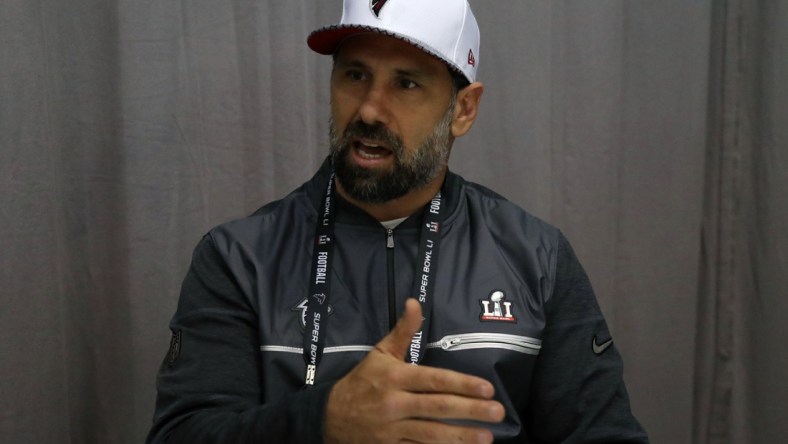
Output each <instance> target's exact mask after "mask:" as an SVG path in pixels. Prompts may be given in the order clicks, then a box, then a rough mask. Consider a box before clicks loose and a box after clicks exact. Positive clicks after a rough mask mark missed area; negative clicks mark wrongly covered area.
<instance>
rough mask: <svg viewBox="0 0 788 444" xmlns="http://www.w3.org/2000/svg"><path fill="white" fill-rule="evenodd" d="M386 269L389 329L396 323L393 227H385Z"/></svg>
mask: <svg viewBox="0 0 788 444" xmlns="http://www.w3.org/2000/svg"><path fill="white" fill-rule="evenodd" d="M386 269H387V274H388V296H389V330H391V329H392V328H394V325H395V324H396V323H397V300H396V295H395V294H394V293H395V290H394V229H393V228H386Z"/></svg>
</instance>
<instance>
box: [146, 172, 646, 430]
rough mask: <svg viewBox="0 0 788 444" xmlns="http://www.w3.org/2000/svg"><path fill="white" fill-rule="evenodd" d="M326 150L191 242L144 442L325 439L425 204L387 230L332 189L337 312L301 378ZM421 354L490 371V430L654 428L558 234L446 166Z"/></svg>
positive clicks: (407, 284) (397, 292)
mask: <svg viewBox="0 0 788 444" xmlns="http://www.w3.org/2000/svg"><path fill="white" fill-rule="evenodd" d="M329 175H330V165H329V163H328V161H327V162H326V163H325V164H324V165H323V167H321V169H320V171H318V173H317V174H316V175H315V177H314V178H313V179H312V180H310V181H309V182H307V183H305V184H304V185H303V186H301V187H300V188H298V189H297V190H295V191H294V192H293V193H291V194H290V195H288V196H287V197H285V198H284V199H281V200H279V201H276V202H273V203H271V204H269V205H266V206H264V207H263V208H261V209H260V210H258V211H257V212H255V213H254V214H253V215H251V216H249V217H247V218H244V219H241V220H238V221H234V222H230V223H227V224H225V225H222V226H219V227H217V228H215V229H213V230H211V231H210V232H209V233H208V234H207V235H206V236H205V237H204V238H203V239H202V241H201V242H200V244H199V245H198V246H197V248H196V249H195V252H194V256H193V260H192V265H191V268H190V270H189V272H188V274H187V276H186V278H185V280H184V283H183V288H182V291H181V297H180V301H179V304H178V310H177V312H176V313H175V316H174V317H173V319H172V321H171V324H170V329H171V330H172V332H173V339H172V342H171V346H170V350H169V352H168V353H167V356H166V357H165V360H164V362H163V363H162V366H161V369H160V371H159V376H158V380H157V389H158V397H157V404H156V413H155V418H154V425H153V428H152V430H151V432H150V435H149V437H148V441H149V442H155V443H159V442H168V443H181V442H183V443H202V442H205V443H230V442H232V443H246V442H249V443H252V442H254V443H275V442H282V443H285V442H287V443H320V442H322V441H323V419H324V410H325V403H326V401H327V397H328V393H329V391H330V389H331V388H332V387H333V383H334V382H335V381H336V380H337V379H339V378H341V377H342V376H343V375H344V374H346V373H347V372H348V371H349V370H350V369H351V368H352V367H353V366H354V365H355V364H356V363H358V362H359V361H360V360H361V359H362V358H363V357H364V355H365V354H366V353H367V352H368V351H369V350H370V349H371V348H372V346H373V345H374V344H376V343H377V342H378V341H379V340H380V339H381V338H382V337H383V336H385V335H386V334H387V332H388V331H389V330H390V328H391V327H393V324H394V323H395V322H396V320H397V318H398V317H399V315H400V313H401V310H402V309H403V307H404V302H405V298H406V297H408V296H409V293H410V292H411V289H412V286H413V280H414V274H415V268H416V262H417V258H416V256H417V250H418V242H419V236H420V225H421V214H420V213H419V214H416V215H414V216H412V217H410V218H409V219H408V220H406V221H405V222H403V223H402V224H401V225H400V226H398V227H397V228H396V229H394V230H387V229H385V228H383V227H382V226H381V225H380V223H378V222H377V221H375V220H374V219H372V218H371V217H370V216H368V215H367V214H365V213H364V212H363V211H361V210H360V209H358V208H356V207H353V206H352V205H350V204H348V203H346V202H342V201H340V202H338V204H337V206H338V208H337V215H336V225H335V233H334V236H335V241H336V242H335V247H334V257H335V259H334V261H333V266H332V270H331V273H332V281H331V291H330V300H329V304H330V307H329V316H328V319H327V320H325V321H323V323H322V324H321V328H325V329H327V337H326V344H325V350H324V355H323V359H322V361H321V363H320V366H319V368H318V372H317V378H316V385H315V386H314V387H312V388H309V389H303V385H304V373H305V363H304V359H303V356H302V349H301V347H302V341H303V335H304V322H303V317H302V316H303V313H304V310H303V307H304V305H303V302H304V301H305V298H306V297H307V296H308V292H309V288H310V287H309V282H308V281H309V277H310V268H311V264H312V250H313V246H314V243H315V237H314V236H315V224H316V221H317V213H318V208H319V204H320V200H321V197H322V195H323V194H324V191H325V188H326V185H327V183H328V179H329ZM442 194H443V198H444V201H445V205H446V208H445V210H444V211H445V212H444V213H443V214H446V217H445V219H444V220H443V222H442V224H441V247H440V248H441V252H440V257H439V261H438V264H437V265H436V264H433V266H437V270H436V272H437V276H436V279H437V280H436V281H435V295H434V305H433V309H432V314H431V322H430V325H429V330H428V331H427V332H426V334H427V335H428V338H427V344H428V345H427V350H426V353H425V356H424V360H423V361H422V365H429V366H436V367H444V368H450V369H453V370H457V371H460V372H464V373H469V374H474V375H477V376H480V377H483V378H485V379H487V380H489V381H490V382H492V383H493V385H494V386H495V392H496V399H497V400H498V401H500V402H501V403H502V404H503V405H504V407H505V409H506V417H505V420H504V421H503V423H501V424H496V425H492V426H491V429H492V430H493V432H494V434H495V437H496V442H520V443H542V442H544V443H547V442H549V443H557V442H567V443H568V442H595V443H602V442H604V443H612V442H622V443H623V442H628V443H629V442H632V443H635V442H637V443H642V442H647V438H646V435H645V433H644V432H643V430H642V428H641V427H640V426H639V424H638V423H637V421H636V420H635V418H634V417H633V416H632V414H631V413H630V408H629V402H628V398H627V393H626V389H625V387H624V383H623V380H622V363H621V358H620V356H619V354H618V352H617V350H616V348H615V346H613V345H612V338H611V337H610V334H609V333H608V329H607V326H606V324H605V321H604V319H603V317H602V314H601V312H600V310H599V307H598V305H597V302H596V299H595V297H594V294H593V291H592V290H591V287H590V284H589V281H588V278H587V277H586V275H585V273H584V272H583V270H582V268H581V266H580V264H579V263H578V262H577V259H576V257H575V255H574V253H573V252H572V249H571V247H570V246H569V244H568V243H567V241H566V240H565V239H564V237H563V235H562V234H561V233H560V232H559V231H558V230H556V229H555V228H553V227H551V226H549V225H548V224H546V223H544V222H542V221H540V220H538V219H537V218H535V217H533V216H531V215H529V214H528V213H526V212H525V211H523V210H522V209H520V208H518V207H517V206H515V205H514V204H512V203H510V202H509V201H507V200H505V199H504V198H502V197H500V196H498V195H497V194H495V193H493V192H491V191H489V190H488V189H486V188H484V187H481V186H479V185H476V184H472V183H469V182H466V181H465V180H464V179H462V178H461V177H459V176H457V175H455V174H452V173H449V174H448V175H447V178H446V181H445V183H444V186H443V189H442Z"/></svg>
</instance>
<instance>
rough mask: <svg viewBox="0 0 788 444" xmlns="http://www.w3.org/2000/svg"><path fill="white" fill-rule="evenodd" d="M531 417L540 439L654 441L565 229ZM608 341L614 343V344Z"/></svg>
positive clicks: (529, 422)
mask: <svg viewBox="0 0 788 444" xmlns="http://www.w3.org/2000/svg"><path fill="white" fill-rule="evenodd" d="M545 312H546V316H547V318H546V326H545V331H544V335H543V338H542V350H541V353H540V354H539V358H538V359H537V362H536V368H535V371H534V378H533V385H532V387H531V394H532V395H531V399H530V401H529V408H528V413H527V415H526V418H525V421H526V424H527V428H528V430H529V431H530V432H529V435H530V438H531V439H532V441H533V442H538V443H547V442H549V443H558V442H560V443H592V442H593V443H647V442H648V438H647V436H646V433H645V431H644V430H643V429H642V427H641V426H640V424H638V422H637V420H636V419H635V417H634V416H633V415H632V413H631V412H630V407H629V398H628V396H627V391H626V388H625V387H624V380H623V363H622V361H621V356H620V355H619V353H618V350H616V347H615V345H614V344H613V343H612V337H611V336H610V333H609V331H608V328H607V324H606V323H605V320H604V318H603V316H602V312H601V311H600V309H599V305H598V304H597V301H596V297H595V296H594V292H593V290H592V288H591V283H590V282H589V279H588V276H587V275H586V273H585V271H584V270H583V268H582V266H581V265H580V263H579V262H578V260H577V257H576V256H575V254H574V252H573V251H572V248H571V246H570V245H569V242H568V241H567V240H566V238H564V236H563V234H561V235H560V236H559V243H558V255H557V263H556V283H555V286H554V291H553V294H552V297H551V298H550V299H549V300H548V301H547V302H546V306H545ZM608 341H611V342H610V343H608Z"/></svg>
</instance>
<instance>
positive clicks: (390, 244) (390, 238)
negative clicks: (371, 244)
mask: <svg viewBox="0 0 788 444" xmlns="http://www.w3.org/2000/svg"><path fill="white" fill-rule="evenodd" d="M386 248H394V229H392V228H386Z"/></svg>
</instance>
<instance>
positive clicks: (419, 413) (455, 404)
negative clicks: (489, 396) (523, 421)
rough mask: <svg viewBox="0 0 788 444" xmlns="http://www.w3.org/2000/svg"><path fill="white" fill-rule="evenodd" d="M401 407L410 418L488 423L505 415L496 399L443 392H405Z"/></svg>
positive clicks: (498, 420)
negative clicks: (467, 396)
mask: <svg viewBox="0 0 788 444" xmlns="http://www.w3.org/2000/svg"><path fill="white" fill-rule="evenodd" d="M402 402H403V403H404V405H403V409H404V411H406V412H408V416H409V417H412V418H425V419H463V420H471V421H481V422H489V423H497V422H501V421H502V420H503V418H504V415H505V410H504V408H503V405H502V404H501V403H500V402H498V401H490V400H484V399H477V398H466V397H464V396H455V395H445V394H423V393H421V394H407V395H405V397H404V398H403V400H402Z"/></svg>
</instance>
